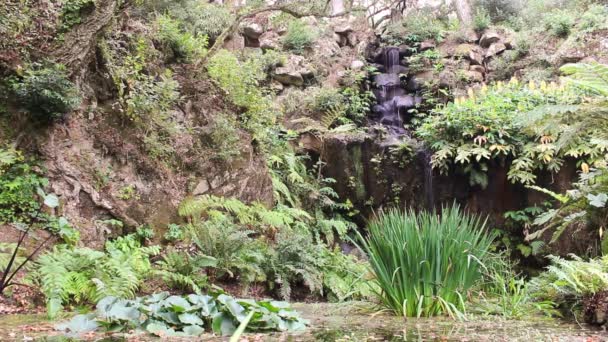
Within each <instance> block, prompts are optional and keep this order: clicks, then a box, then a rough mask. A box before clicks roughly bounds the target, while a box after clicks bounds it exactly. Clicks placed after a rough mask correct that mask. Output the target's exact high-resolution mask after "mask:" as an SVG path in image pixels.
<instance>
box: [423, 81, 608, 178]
mask: <svg viewBox="0 0 608 342" xmlns="http://www.w3.org/2000/svg"><path fill="white" fill-rule="evenodd" d="M469 95H470V96H469V97H468V98H467V99H457V100H456V101H455V102H454V103H450V104H448V105H446V106H444V107H439V108H437V109H436V110H434V111H433V112H432V113H431V115H430V116H429V117H427V118H426V119H425V121H424V123H423V124H422V126H421V127H419V128H418V129H417V131H416V134H417V135H418V136H419V137H421V138H423V139H424V140H425V141H426V142H427V143H428V144H430V146H431V148H432V149H433V150H434V154H433V157H432V164H433V167H434V168H436V169H439V170H440V171H441V172H442V173H444V174H445V173H448V172H449V170H450V168H451V167H452V166H455V167H457V168H458V169H459V170H461V171H463V172H465V173H467V174H469V176H470V183H471V184H472V185H480V186H482V187H485V185H486V184H487V181H488V180H487V175H486V171H487V169H488V166H489V165H490V164H491V163H492V162H501V163H502V162H504V161H507V160H512V161H513V162H512V163H511V165H510V169H509V174H508V176H509V179H510V180H511V181H512V182H515V183H523V184H533V183H534V182H535V180H536V175H535V174H534V172H535V171H536V170H543V169H546V170H549V171H551V172H556V171H558V170H559V169H560V167H561V165H562V163H563V159H564V158H565V157H575V158H581V157H593V156H597V154H598V152H600V151H602V149H603V146H602V145H601V144H599V142H598V143H593V141H594V140H592V141H591V143H589V140H587V139H589V136H587V135H580V136H578V137H577V139H574V140H569V141H568V142H567V143H565V144H556V141H559V140H560V139H565V138H566V137H568V136H570V134H569V131H568V130H564V127H563V126H555V127H548V126H546V125H541V124H538V125H533V126H531V125H529V123H526V122H524V120H522V119H520V118H522V117H528V118H532V117H541V118H542V117H543V115H541V114H538V115H537V116H534V115H532V114H531V113H532V112H533V111H535V110H542V109H543V108H547V107H550V108H552V109H555V108H561V110H568V109H571V108H573V107H576V106H572V105H578V104H580V103H582V102H583V97H582V94H581V93H580V92H579V91H576V90H575V89H573V88H572V87H564V86H557V85H556V84H550V85H547V84H546V83H544V82H543V83H541V85H540V86H537V85H536V84H534V83H533V82H531V83H530V84H529V85H528V86H521V85H519V82H517V81H516V80H512V81H511V82H510V83H509V84H507V85H503V84H502V83H501V82H499V83H497V84H496V85H494V86H491V87H484V88H482V89H481V91H480V93H478V94H475V93H473V92H470V93H469ZM544 112H545V111H543V113H544Z"/></svg>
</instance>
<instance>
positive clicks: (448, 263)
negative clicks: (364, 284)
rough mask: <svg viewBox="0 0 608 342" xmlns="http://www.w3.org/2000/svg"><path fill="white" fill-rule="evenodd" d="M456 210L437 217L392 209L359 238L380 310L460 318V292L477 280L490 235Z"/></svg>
mask: <svg viewBox="0 0 608 342" xmlns="http://www.w3.org/2000/svg"><path fill="white" fill-rule="evenodd" d="M484 227H485V222H483V221H481V220H480V219H479V218H478V217H475V216H469V215H466V214H463V213H462V212H461V211H460V210H459V207H458V206H456V205H454V206H452V207H446V208H443V210H442V211H441V213H440V214H436V213H428V212H421V213H415V212H413V211H411V210H410V211H401V210H397V209H392V210H389V211H387V212H384V213H382V214H381V215H380V216H379V217H378V218H377V219H376V220H374V221H372V222H371V223H370V224H369V237H368V238H367V239H363V238H361V240H362V244H363V248H364V250H366V252H367V253H368V255H369V258H370V263H371V266H372V269H373V271H374V273H375V275H376V278H377V281H378V284H379V287H380V289H381V290H380V291H379V293H378V295H379V298H380V299H381V301H382V303H383V305H384V306H386V307H387V308H388V309H390V310H392V311H394V312H395V313H396V314H397V315H402V316H408V317H421V316H426V317H429V316H435V315H441V314H448V315H450V316H452V317H458V316H462V315H463V313H464V312H465V303H464V301H465V298H466V295H467V294H466V292H467V290H469V289H470V288H471V287H472V286H473V285H474V284H475V283H476V282H477V281H478V280H479V279H480V278H481V276H482V272H481V271H482V270H481V269H482V268H483V267H485V266H484V265H483V261H484V259H485V258H486V257H487V256H488V255H489V252H488V250H489V248H490V245H491V243H492V240H493V236H490V235H487V234H486V233H485V229H484Z"/></svg>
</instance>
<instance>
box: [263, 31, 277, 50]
mask: <svg viewBox="0 0 608 342" xmlns="http://www.w3.org/2000/svg"><path fill="white" fill-rule="evenodd" d="M259 41H260V48H261V49H262V50H278V49H279V35H278V34H277V33H276V32H274V31H268V32H264V33H263V34H262V35H261V36H260V38H259Z"/></svg>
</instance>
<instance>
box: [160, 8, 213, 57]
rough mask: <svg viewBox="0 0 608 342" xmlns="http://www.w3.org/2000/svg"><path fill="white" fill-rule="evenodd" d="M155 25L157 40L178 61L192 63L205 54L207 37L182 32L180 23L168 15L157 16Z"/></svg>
mask: <svg viewBox="0 0 608 342" xmlns="http://www.w3.org/2000/svg"><path fill="white" fill-rule="evenodd" d="M155 25H156V29H157V30H158V39H159V40H160V41H161V42H162V44H163V45H165V46H166V47H167V48H169V49H170V50H171V51H173V54H174V55H175V57H176V58H177V59H178V60H182V61H184V62H192V61H195V60H197V59H199V58H201V57H202V56H203V55H204V54H205V52H206V47H207V43H208V42H207V36H203V35H194V34H191V33H190V32H188V31H184V30H182V29H181V27H180V22H178V21H177V20H175V19H172V18H171V17H170V16H169V15H159V16H158V17H157V18H156V22H155Z"/></svg>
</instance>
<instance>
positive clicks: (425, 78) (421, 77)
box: [407, 70, 435, 90]
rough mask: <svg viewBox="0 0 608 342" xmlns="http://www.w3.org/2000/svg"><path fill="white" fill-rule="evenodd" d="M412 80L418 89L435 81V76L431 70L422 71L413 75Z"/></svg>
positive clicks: (408, 86)
mask: <svg viewBox="0 0 608 342" xmlns="http://www.w3.org/2000/svg"><path fill="white" fill-rule="evenodd" d="M412 79H413V80H414V82H415V83H416V84H417V86H418V88H419V89H420V87H422V86H424V85H425V84H426V83H429V82H432V81H433V80H434V79H435V74H434V73H433V71H431V70H424V71H421V72H419V73H417V74H416V75H414V77H413V78H412ZM407 88H408V90H409V88H410V82H408V85H407Z"/></svg>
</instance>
